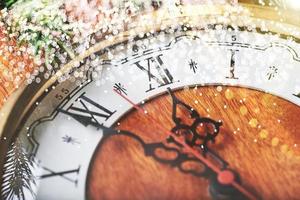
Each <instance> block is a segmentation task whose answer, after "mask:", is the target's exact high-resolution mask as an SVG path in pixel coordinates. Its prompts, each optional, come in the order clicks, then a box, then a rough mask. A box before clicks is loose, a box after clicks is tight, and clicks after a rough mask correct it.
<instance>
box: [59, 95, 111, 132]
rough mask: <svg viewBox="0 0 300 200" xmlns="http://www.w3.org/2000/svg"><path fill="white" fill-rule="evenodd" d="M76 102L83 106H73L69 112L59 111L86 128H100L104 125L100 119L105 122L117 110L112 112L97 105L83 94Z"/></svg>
mask: <svg viewBox="0 0 300 200" xmlns="http://www.w3.org/2000/svg"><path fill="white" fill-rule="evenodd" d="M76 102H79V103H80V105H81V106H80V107H79V106H75V105H74V104H72V105H71V106H70V107H69V108H68V109H67V110H62V109H60V110H59V111H60V112H62V113H64V114H67V115H69V116H71V117H72V118H74V119H75V120H77V121H78V122H80V123H81V124H83V125H84V126H88V125H94V126H96V127H99V125H102V123H100V122H99V120H100V119H102V122H104V121H106V120H108V119H109V118H110V117H111V116H112V115H113V114H114V113H115V112H116V110H115V111H111V110H109V109H107V108H105V107H104V106H101V105H100V104H98V103H96V102H95V101H93V100H92V99H90V98H88V97H87V96H85V93H83V94H82V95H81V96H80V97H79V98H78V99H77V100H76ZM91 107H94V108H95V109H96V110H97V111H92V110H90V108H91ZM99 118H100V119H99Z"/></svg>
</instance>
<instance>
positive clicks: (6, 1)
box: [0, 0, 18, 9]
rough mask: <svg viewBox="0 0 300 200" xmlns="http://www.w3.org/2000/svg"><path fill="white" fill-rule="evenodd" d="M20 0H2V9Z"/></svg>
mask: <svg viewBox="0 0 300 200" xmlns="http://www.w3.org/2000/svg"><path fill="white" fill-rule="evenodd" d="M17 1H18V0H2V1H1V2H0V9H4V8H10V7H11V6H12V5H13V4H14V3H16V2H17Z"/></svg>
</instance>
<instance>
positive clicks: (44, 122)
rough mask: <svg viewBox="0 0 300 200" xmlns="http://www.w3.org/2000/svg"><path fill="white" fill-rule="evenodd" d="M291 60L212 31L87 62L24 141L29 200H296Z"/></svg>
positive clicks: (265, 39) (292, 54)
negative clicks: (29, 165)
mask: <svg viewBox="0 0 300 200" xmlns="http://www.w3.org/2000/svg"><path fill="white" fill-rule="evenodd" d="M299 54H300V45H299V44H298V43H296V42H293V41H292V40H286V39H282V38H279V37H277V36H274V35H269V34H261V33H258V32H247V31H242V30H239V31H232V30H230V29H222V28H219V27H218V26H216V27H213V28H212V27H211V29H207V30H199V31H195V32H194V31H177V32H175V33H163V32H161V33H156V34H153V35H148V36H147V37H141V38H138V39H135V40H133V41H130V42H126V43H122V44H119V45H115V46H113V47H111V48H108V49H107V51H105V52H103V51H101V52H94V53H93V54H92V55H90V56H89V57H88V58H87V59H85V61H84V62H83V64H82V65H81V66H80V67H78V69H76V70H75V71H74V76H75V77H83V79H84V80H83V81H81V82H80V84H78V82H72V80H68V81H65V82H63V83H60V84H56V85H52V86H51V87H50V88H48V89H47V90H46V91H45V93H44V95H43V98H41V100H40V101H39V102H37V107H36V108H35V110H34V111H33V112H32V114H31V115H30V117H29V118H28V119H27V122H26V123H25V125H24V127H23V128H22V130H21V132H20V138H21V139H22V141H24V143H25V147H26V150H27V152H28V153H29V154H30V155H31V159H32V160H34V162H35V163H36V164H35V166H34V175H35V176H36V177H37V180H36V182H37V184H36V187H35V188H33V190H34V191H35V192H36V194H37V199H58V198H59V199H85V198H86V199H171V198H178V199H212V198H215V199H220V198H225V199H232V198H233V197H238V198H245V197H247V198H249V199H253V198H264V199H274V198H279V199H295V198H297V197H298V196H299V190H298V188H299V186H300V185H299V184H298V179H299V177H300V172H299V170H298V169H299V167H300V150H299V147H298V145H300V144H299V142H300V135H299V131H298V130H299V129H300V124H299V117H298V116H299V115H300V107H299V105H300V79H299V77H298V76H299V74H300V57H299ZM82 69H90V70H86V71H85V70H82ZM29 195H30V194H29Z"/></svg>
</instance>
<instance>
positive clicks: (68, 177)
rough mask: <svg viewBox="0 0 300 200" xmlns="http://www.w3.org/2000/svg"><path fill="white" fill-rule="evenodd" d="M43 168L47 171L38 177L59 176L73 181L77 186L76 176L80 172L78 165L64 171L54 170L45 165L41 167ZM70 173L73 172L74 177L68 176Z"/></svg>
mask: <svg viewBox="0 0 300 200" xmlns="http://www.w3.org/2000/svg"><path fill="white" fill-rule="evenodd" d="M43 169H44V170H46V171H47V172H48V173H46V174H43V175H41V176H39V178H40V179H45V178H51V177H57V176H60V177H61V178H63V179H65V180H67V181H69V182H71V183H74V184H75V186H77V184H78V179H77V176H78V174H79V172H80V165H79V166H78V168H76V169H71V170H65V171H60V172H55V171H53V170H51V169H49V168H47V167H43ZM70 174H75V175H76V178H70V176H69V175H70Z"/></svg>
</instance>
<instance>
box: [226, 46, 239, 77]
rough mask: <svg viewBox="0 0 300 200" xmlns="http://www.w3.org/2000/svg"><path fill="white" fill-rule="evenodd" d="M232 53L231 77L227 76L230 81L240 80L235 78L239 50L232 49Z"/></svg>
mask: <svg viewBox="0 0 300 200" xmlns="http://www.w3.org/2000/svg"><path fill="white" fill-rule="evenodd" d="M230 52H231V57H230V71H229V73H230V75H229V76H227V77H226V78H228V79H239V78H237V77H236V76H235V64H236V57H237V52H239V50H233V49H230Z"/></svg>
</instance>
